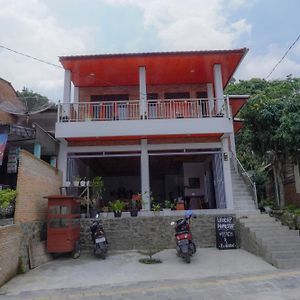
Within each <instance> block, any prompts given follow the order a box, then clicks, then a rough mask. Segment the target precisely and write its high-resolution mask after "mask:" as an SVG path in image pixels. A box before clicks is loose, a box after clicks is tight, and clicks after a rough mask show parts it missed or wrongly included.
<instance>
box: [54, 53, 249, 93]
mask: <svg viewBox="0 0 300 300" xmlns="http://www.w3.org/2000/svg"><path fill="white" fill-rule="evenodd" d="M247 51H248V49H247V48H242V49H235V50H214V51H184V52H158V53H133V54H106V55H87V56H62V57H60V62H61V63H62V65H63V67H64V68H65V69H68V70H71V72H72V82H73V83H74V85H75V86H78V87H97V86H130V85H138V84H139V70H138V68H139V67H140V66H145V67H146V73H147V74H146V78H147V84H148V85H158V84H195V83H209V82H213V66H214V64H221V65H222V76H223V85H224V88H225V86H226V85H227V83H228V82H229V80H230V79H231V77H232V76H233V73H234V72H235V70H236V68H237V67H238V65H239V63H240V62H241V60H242V59H243V57H244V56H245V54H246V53H247Z"/></svg>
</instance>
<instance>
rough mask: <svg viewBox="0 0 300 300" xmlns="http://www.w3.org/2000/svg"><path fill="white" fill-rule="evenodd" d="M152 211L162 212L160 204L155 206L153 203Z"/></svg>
mask: <svg viewBox="0 0 300 300" xmlns="http://www.w3.org/2000/svg"><path fill="white" fill-rule="evenodd" d="M152 210H153V211H160V204H158V203H157V204H155V203H153V204H152Z"/></svg>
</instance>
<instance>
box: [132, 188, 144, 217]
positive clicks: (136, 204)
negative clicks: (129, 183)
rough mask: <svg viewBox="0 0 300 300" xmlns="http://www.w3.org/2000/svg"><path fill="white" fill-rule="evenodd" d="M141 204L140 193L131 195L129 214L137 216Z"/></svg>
mask: <svg viewBox="0 0 300 300" xmlns="http://www.w3.org/2000/svg"><path fill="white" fill-rule="evenodd" d="M141 206H142V195H141V194H135V195H132V199H131V210H130V215H131V216H132V217H137V215H138V211H139V210H140V209H141Z"/></svg>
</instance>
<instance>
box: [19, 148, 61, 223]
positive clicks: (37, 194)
mask: <svg viewBox="0 0 300 300" xmlns="http://www.w3.org/2000/svg"><path fill="white" fill-rule="evenodd" d="M61 180H62V179H61V173H60V171H58V169H56V168H53V167H51V166H50V165H49V164H48V163H46V162H44V161H42V160H40V159H37V158H36V157H34V156H33V155H32V154H30V153H29V152H27V151H24V150H21V152H20V161H19V169H18V179H17V192H18V195H17V199H16V210H15V222H16V223H24V222H33V221H43V220H46V214H47V203H48V200H47V199H45V198H44V197H45V196H47V195H51V194H52V195H53V194H59V187H60V186H61Z"/></svg>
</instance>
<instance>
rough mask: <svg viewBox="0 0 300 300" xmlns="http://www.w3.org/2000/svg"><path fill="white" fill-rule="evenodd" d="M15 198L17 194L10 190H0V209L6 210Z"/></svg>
mask: <svg viewBox="0 0 300 300" xmlns="http://www.w3.org/2000/svg"><path fill="white" fill-rule="evenodd" d="M16 196H17V192H16V191H15V190H12V189H4V190H0V207H1V208H7V207H8V206H9V204H10V203H12V202H13V201H14V200H15V199H16Z"/></svg>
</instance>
